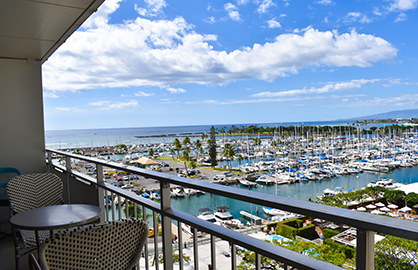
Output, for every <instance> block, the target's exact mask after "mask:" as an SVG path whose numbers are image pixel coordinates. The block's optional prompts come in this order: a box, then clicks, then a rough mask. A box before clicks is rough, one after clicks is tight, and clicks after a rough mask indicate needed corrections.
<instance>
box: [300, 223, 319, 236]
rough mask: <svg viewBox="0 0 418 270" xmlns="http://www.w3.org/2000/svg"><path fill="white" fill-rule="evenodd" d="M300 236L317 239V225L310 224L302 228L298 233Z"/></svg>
mask: <svg viewBox="0 0 418 270" xmlns="http://www.w3.org/2000/svg"><path fill="white" fill-rule="evenodd" d="M297 235H298V236H300V237H303V238H306V239H315V238H317V237H316V236H317V234H316V232H315V224H309V225H307V226H305V227H303V228H300V229H299V230H298V233H297Z"/></svg>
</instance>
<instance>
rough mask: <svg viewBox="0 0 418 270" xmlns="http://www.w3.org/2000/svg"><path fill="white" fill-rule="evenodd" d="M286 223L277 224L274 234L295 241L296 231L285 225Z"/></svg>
mask: <svg viewBox="0 0 418 270" xmlns="http://www.w3.org/2000/svg"><path fill="white" fill-rule="evenodd" d="M286 223H287V222H279V223H277V227H276V233H277V234H278V235H281V236H284V237H286V238H289V239H296V235H297V233H298V229H297V228H294V227H291V226H289V225H287V224H286Z"/></svg>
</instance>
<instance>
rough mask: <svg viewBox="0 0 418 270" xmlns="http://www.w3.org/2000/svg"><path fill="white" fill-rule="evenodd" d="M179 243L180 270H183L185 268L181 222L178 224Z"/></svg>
mask: <svg viewBox="0 0 418 270" xmlns="http://www.w3.org/2000/svg"><path fill="white" fill-rule="evenodd" d="M177 234H178V237H177V243H178V244H179V245H178V247H179V269H180V270H183V269H184V266H183V259H184V258H183V232H182V230H181V222H180V221H179V222H177Z"/></svg>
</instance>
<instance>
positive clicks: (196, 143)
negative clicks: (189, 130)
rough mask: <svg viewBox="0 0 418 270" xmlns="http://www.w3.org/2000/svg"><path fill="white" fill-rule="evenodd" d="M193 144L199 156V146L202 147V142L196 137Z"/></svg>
mask: <svg viewBox="0 0 418 270" xmlns="http://www.w3.org/2000/svg"><path fill="white" fill-rule="evenodd" d="M194 145H195V147H196V149H197V156H198V157H199V152H200V148H202V142H201V141H200V140H199V139H197V140H196V142H195V143H194Z"/></svg>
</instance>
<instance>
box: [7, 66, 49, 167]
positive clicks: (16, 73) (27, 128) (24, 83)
mask: <svg viewBox="0 0 418 270" xmlns="http://www.w3.org/2000/svg"><path fill="white" fill-rule="evenodd" d="M0 108H1V113H0V127H1V132H0V149H1V154H0V164H1V165H2V166H4V167H15V168H17V169H18V170H19V171H20V172H21V173H22V174H25V173H33V172H45V171H46V163H45V135H44V114H43V99H42V76H41V63H40V62H39V61H36V60H33V59H29V60H12V59H0Z"/></svg>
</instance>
